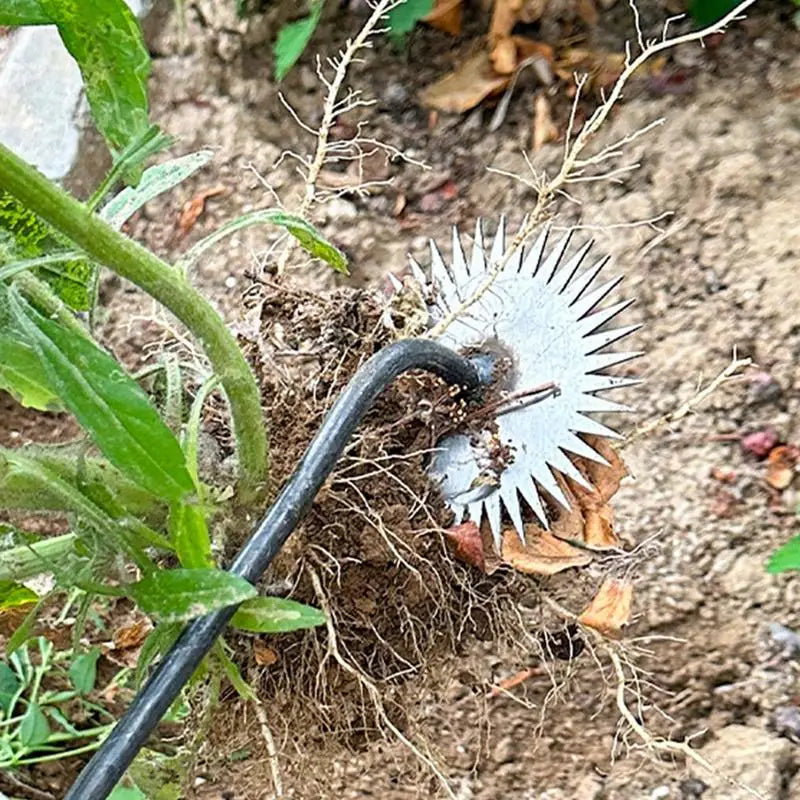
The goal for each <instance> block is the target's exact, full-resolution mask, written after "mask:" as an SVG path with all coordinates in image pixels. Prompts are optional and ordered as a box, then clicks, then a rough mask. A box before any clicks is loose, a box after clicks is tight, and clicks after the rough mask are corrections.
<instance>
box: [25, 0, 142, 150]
mask: <svg viewBox="0 0 800 800" xmlns="http://www.w3.org/2000/svg"><path fill="white" fill-rule="evenodd" d="M39 2H40V5H41V7H42V9H43V10H44V12H45V13H46V14H47V16H49V17H50V19H51V20H52V21H53V22H54V23H55V24H56V25H57V26H58V32H59V34H60V35H61V40H62V41H63V42H64V46H65V47H66V48H67V50H68V51H69V53H70V55H71V56H72V57H73V58H74V59H75V60H76V61H77V62H78V66H79V67H80V70H81V75H82V76H83V82H84V86H85V88H86V97H87V99H88V101H89V107H90V108H91V111H92V117H93V119H94V121H95V124H96V125H97V128H98V130H99V131H100V133H101V134H102V135H103V138H105V140H106V141H107V142H108V144H109V146H110V148H111V150H112V151H113V152H119V151H121V150H124V149H125V147H126V146H127V145H128V144H129V143H130V142H132V141H133V140H135V139H137V138H139V137H140V136H142V135H143V134H144V133H146V131H147V129H148V128H149V127H150V123H149V121H148V111H147V78H148V76H149V75H150V54H149V53H148V52H147V48H146V47H145V44H144V39H143V37H142V30H141V28H140V27H139V22H138V21H137V19H136V17H135V15H134V14H133V12H132V11H131V10H130V9H129V8H128V6H127V5H126V4H125V3H124V2H123V1H122V0H93V1H92V2H91V3H87V2H86V1H85V0H39Z"/></svg>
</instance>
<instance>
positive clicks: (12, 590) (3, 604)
mask: <svg viewBox="0 0 800 800" xmlns="http://www.w3.org/2000/svg"><path fill="white" fill-rule="evenodd" d="M38 599H39V595H37V594H36V592H32V591H31V590H30V589H29V588H28V587H27V586H23V585H22V584H20V583H14V581H4V580H0V611H3V610H4V609H6V608H18V607H19V606H27V605H30V604H31V603H35V602H36V601H37V600H38Z"/></svg>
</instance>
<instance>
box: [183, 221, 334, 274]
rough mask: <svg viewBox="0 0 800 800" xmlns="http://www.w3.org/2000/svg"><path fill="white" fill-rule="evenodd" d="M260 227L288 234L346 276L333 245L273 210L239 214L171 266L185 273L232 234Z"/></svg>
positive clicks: (311, 228)
mask: <svg viewBox="0 0 800 800" xmlns="http://www.w3.org/2000/svg"><path fill="white" fill-rule="evenodd" d="M264 223H269V224H272V225H280V226H281V227H282V228H285V229H286V230H287V231H289V233H290V234H291V235H292V236H294V238H295V239H297V241H298V242H299V243H300V244H301V245H302V247H303V248H305V250H307V251H308V252H309V253H311V255H312V256H314V257H315V258H321V259H322V260H323V261H325V262H327V263H328V264H330V265H331V266H332V267H333V268H334V270H336V272H341V273H343V274H345V275H347V274H349V273H348V271H347V256H346V255H345V254H344V253H343V252H342V251H341V250H339V249H338V248H337V247H336V246H335V245H334V244H332V243H331V242H329V241H328V240H327V239H326V238H325V237H324V236H323V235H322V234H321V233H320V232H319V231H318V230H317V229H316V228H315V227H314V226H313V225H311V224H309V223H308V222H306V221H305V220H304V219H303V218H302V217H298V216H297V215H296V214H287V213H286V212H285V211H278V210H277V209H273V208H265V209H261V210H260V211H251V212H250V213H249V214H243V215H242V216H241V217H237V218H236V219H232V220H230V221H228V222H226V223H225V224H224V225H220V227H219V228H217V229H216V230H215V231H213V232H212V233H210V234H209V235H208V236H206V237H205V238H203V239H201V240H200V241H199V242H197V244H196V245H194V246H193V247H192V248H191V249H190V250H189V251H188V252H187V253H186V254H185V255H183V256H182V257H181V258H180V260H179V261H178V263H177V264H176V265H175V266H176V269H179V270H181V271H183V272H185V271H186V270H187V269H189V267H191V266H192V264H194V263H195V262H196V261H197V259H198V258H200V256H201V255H202V254H203V253H204V252H205V251H206V250H208V249H209V248H211V247H213V246H214V245H215V244H216V243H217V242H219V241H221V240H222V239H224V238H225V237H226V236H230V235H231V234H232V233H235V232H236V231H240V230H242V229H243V228H249V227H250V226H251V225H261V224H264Z"/></svg>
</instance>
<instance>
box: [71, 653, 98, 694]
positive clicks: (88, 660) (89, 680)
mask: <svg viewBox="0 0 800 800" xmlns="http://www.w3.org/2000/svg"><path fill="white" fill-rule="evenodd" d="M99 657H100V650H99V649H98V648H97V647H93V648H92V649H91V650H89V652H88V653H83V654H82V655H79V656H78V657H77V658H76V659H75V660H74V661H73V662H72V664H70V666H69V670H68V674H69V679H70V680H71V681H72V685H73V686H74V687H75V688H76V689H77V690H78V691H79V692H80V693H81V694H89V692H91V691H92V689H94V684H95V681H96V680H97V659H98V658H99Z"/></svg>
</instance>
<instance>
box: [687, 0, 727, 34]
mask: <svg viewBox="0 0 800 800" xmlns="http://www.w3.org/2000/svg"><path fill="white" fill-rule="evenodd" d="M738 4H739V0H691V2H690V3H689V14H690V15H691V17H692V19H693V20H694V21H695V22H696V23H697V24H698V25H699V26H700V27H705V26H706V25H713V24H714V23H715V22H717V21H718V20H721V19H722V18H723V17H724V16H725V15H726V14H727V13H728V12H729V11H733V9H734V8H736V6H737V5H738Z"/></svg>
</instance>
